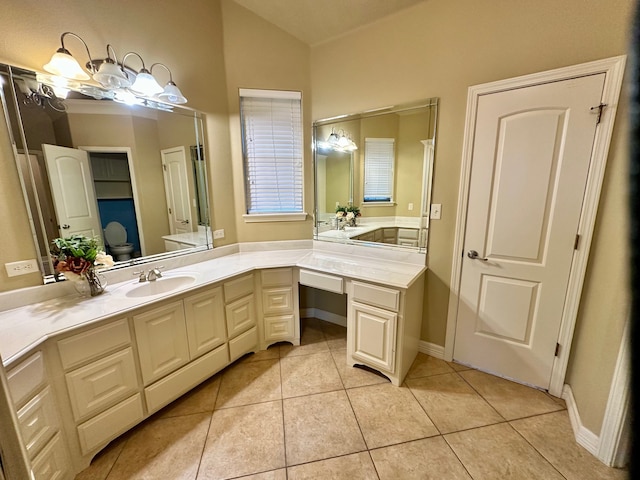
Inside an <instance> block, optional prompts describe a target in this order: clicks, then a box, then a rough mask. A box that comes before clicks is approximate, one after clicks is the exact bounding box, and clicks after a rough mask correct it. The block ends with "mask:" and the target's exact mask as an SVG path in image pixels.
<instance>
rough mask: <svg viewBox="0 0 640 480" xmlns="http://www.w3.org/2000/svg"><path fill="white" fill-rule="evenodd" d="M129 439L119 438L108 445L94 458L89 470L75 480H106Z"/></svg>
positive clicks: (81, 473)
mask: <svg viewBox="0 0 640 480" xmlns="http://www.w3.org/2000/svg"><path fill="white" fill-rule="evenodd" d="M128 438H129V436H127V435H125V436H122V437H118V438H116V439H115V440H114V441H113V442H111V443H110V444H109V445H107V446H106V447H105V448H104V449H103V450H102V451H100V452H99V453H98V454H97V455H96V456H95V457H94V458H93V460H92V461H91V465H89V467H88V468H85V469H84V470H83V471H82V472H80V473H79V474H78V475H76V477H75V480H105V479H106V478H107V475H109V472H110V471H111V469H112V468H113V464H114V463H116V460H117V459H118V457H119V456H120V454H121V453H122V450H123V448H124V445H125V443H127V439H128Z"/></svg>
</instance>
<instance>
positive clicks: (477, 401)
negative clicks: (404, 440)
mask: <svg viewBox="0 0 640 480" xmlns="http://www.w3.org/2000/svg"><path fill="white" fill-rule="evenodd" d="M406 383H407V385H408V386H409V388H410V389H411V391H412V392H413V394H414V395H415V396H416V398H417V399H418V401H419V402H420V405H422V407H423V408H424V409H425V411H426V412H427V414H428V415H429V418H431V420H433V423H435V424H436V427H438V430H440V432H441V433H451V432H457V431H459V430H466V429H468V428H474V427H481V426H484V425H491V424H493V423H499V422H504V419H503V418H502V417H501V416H500V415H499V414H498V413H497V412H496V411H495V410H494V409H493V407H491V405H489V404H488V403H487V402H486V401H485V400H484V399H483V398H482V397H481V396H480V395H478V394H477V392H476V391H475V390H474V389H473V388H471V387H470V386H469V384H468V383H467V382H465V381H464V380H463V379H462V378H460V376H459V375H458V374H457V373H446V374H443V375H434V376H431V377H422V378H413V379H408V380H407V382H406Z"/></svg>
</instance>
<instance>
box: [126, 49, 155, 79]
mask: <svg viewBox="0 0 640 480" xmlns="http://www.w3.org/2000/svg"><path fill="white" fill-rule="evenodd" d="M129 55H135V56H136V57H138V58H139V59H140V62H141V63H142V70H140V73H142V72H144V73H149V74H151V72H150V71H149V70H147V68H146V67H145V65H144V60H143V59H142V57H141V56H140V54H139V53H136V52H128V53H125V54H124V57H122V68H126V65H125V62H126V61H127V57H128V56H129Z"/></svg>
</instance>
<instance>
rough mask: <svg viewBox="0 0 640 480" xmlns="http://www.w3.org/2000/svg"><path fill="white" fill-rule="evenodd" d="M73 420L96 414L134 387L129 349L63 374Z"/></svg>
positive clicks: (124, 395)
mask: <svg viewBox="0 0 640 480" xmlns="http://www.w3.org/2000/svg"><path fill="white" fill-rule="evenodd" d="M65 377H66V380H67V390H68V391H69V398H70V399H71V409H72V410H73V415H74V417H75V419H76V420H81V419H82V418H84V417H87V416H89V415H92V414H94V413H97V412H99V411H101V410H103V409H105V408H107V407H108V406H109V405H113V404H114V403H116V402H118V401H119V400H122V399H123V398H126V397H127V396H129V395H131V394H132V393H133V392H135V391H136V390H137V388H138V379H137V378H136V370H135V363H134V360H133V351H132V349H131V347H129V348H127V349H125V350H122V351H120V352H116V353H114V354H112V355H109V356H108V357H105V358H103V359H100V360H96V361H95V362H93V363H90V364H89V365H86V366H84V367H82V368H79V369H77V370H73V371H71V372H69V373H67V374H66V375H65Z"/></svg>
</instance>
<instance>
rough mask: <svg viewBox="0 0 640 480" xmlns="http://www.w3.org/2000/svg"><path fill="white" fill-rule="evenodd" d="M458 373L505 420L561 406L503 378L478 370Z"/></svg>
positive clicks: (541, 393) (547, 397)
mask: <svg viewBox="0 0 640 480" xmlns="http://www.w3.org/2000/svg"><path fill="white" fill-rule="evenodd" d="M459 375H460V376H461V377H462V378H464V379H465V380H466V381H467V382H469V383H470V384H471V386H472V387H473V388H475V389H476V390H477V391H478V393H480V395H482V396H483V397H484V399H485V400H486V401H487V402H489V403H490V404H491V406H492V407H493V408H495V409H496V410H497V411H498V413H499V414H500V415H502V416H503V417H504V418H506V419H507V420H514V419H516V418H524V417H530V416H531V415H538V414H541V413H549V412H555V411H557V410H561V409H562V408H563V407H562V405H560V404H559V403H557V402H556V401H554V400H552V399H551V397H550V396H549V395H547V394H546V393H544V392H542V391H540V390H536V389H535V388H531V387H526V386H524V385H520V384H519V383H515V382H510V381H509V380H505V379H504V378H499V377H496V376H494V375H489V374H487V373H483V372H480V371H478V370H466V371H464V372H459Z"/></svg>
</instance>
